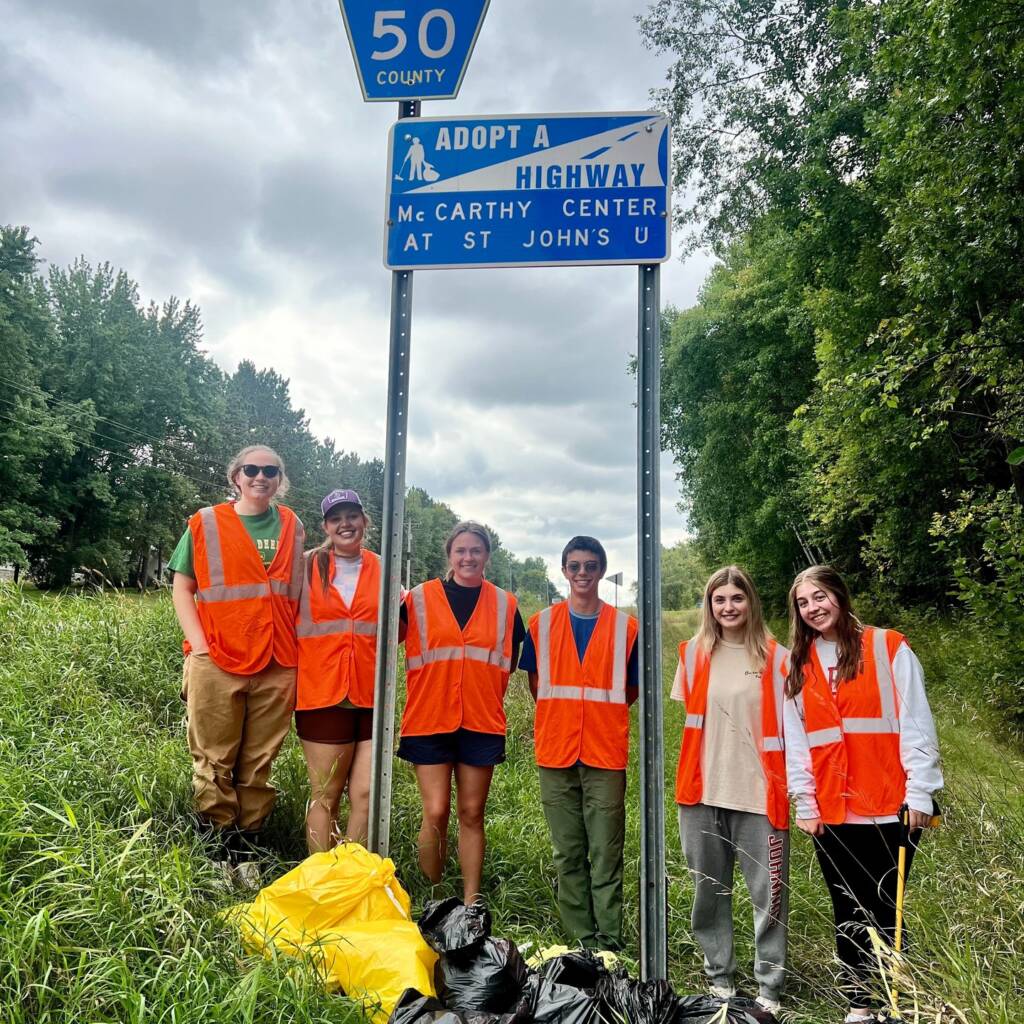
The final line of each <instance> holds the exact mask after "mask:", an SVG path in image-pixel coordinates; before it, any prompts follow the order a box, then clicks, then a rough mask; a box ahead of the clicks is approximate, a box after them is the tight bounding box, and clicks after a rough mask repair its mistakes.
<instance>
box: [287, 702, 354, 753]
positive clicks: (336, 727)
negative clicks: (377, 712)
mask: <svg viewBox="0 0 1024 1024" xmlns="http://www.w3.org/2000/svg"><path fill="white" fill-rule="evenodd" d="M295 731H296V732H297V733H298V734H299V739H300V740H309V741H310V743H333V744H341V743H362V742H363V740H368V739H369V738H370V737H371V736H372V735H373V708H342V707H337V706H335V707H332V708H313V709H312V710H310V711H296V712H295Z"/></svg>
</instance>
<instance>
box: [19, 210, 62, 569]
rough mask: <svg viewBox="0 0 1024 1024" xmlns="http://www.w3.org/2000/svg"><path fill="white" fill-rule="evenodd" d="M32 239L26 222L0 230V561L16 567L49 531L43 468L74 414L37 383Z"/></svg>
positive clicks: (45, 336) (40, 340)
mask: <svg viewBox="0 0 1024 1024" xmlns="http://www.w3.org/2000/svg"><path fill="white" fill-rule="evenodd" d="M37 244H38V243H37V240H36V239H35V238H32V237H31V236H30V235H29V233H28V229H27V228H24V227H9V226H8V227H2V228H0V382H2V385H3V387H2V398H0V494H3V503H2V504H0V563H8V562H9V563H13V564H14V565H15V566H17V567H18V568H25V567H27V566H28V564H29V558H28V552H29V550H30V549H31V548H33V547H38V546H41V545H43V544H46V543H47V542H48V541H49V539H50V538H51V537H53V536H54V534H55V533H56V532H57V529H58V517H57V515H56V511H57V506H56V505H55V504H54V497H55V495H54V493H53V487H52V482H51V481H49V480H48V479H47V478H46V477H45V476H44V473H43V470H44V467H45V466H47V465H48V464H49V463H50V462H51V461H52V460H54V459H57V460H61V459H67V458H68V457H70V455H71V453H72V451H73V440H72V429H73V426H74V425H75V423H76V422H77V420H76V416H77V414H78V412H80V410H77V409H74V408H72V409H70V410H69V411H68V413H67V414H62V413H61V412H60V411H58V410H56V409H55V408H53V407H52V406H51V404H50V403H49V402H47V399H46V395H45V393H44V392H43V391H42V390H41V389H40V387H39V373H38V369H37V368H38V365H39V362H40V356H41V354H42V353H43V352H44V351H45V350H46V348H47V345H48V342H49V340H50V338H51V332H52V323H51V321H50V318H49V314H48V310H47V306H46V299H45V295H44V294H43V293H42V292H41V290H40V289H39V287H38V286H37V282H36V279H35V272H36V268H37V264H38V257H37V256H36V253H35V247H36V245H37Z"/></svg>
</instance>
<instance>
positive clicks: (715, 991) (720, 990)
mask: <svg viewBox="0 0 1024 1024" xmlns="http://www.w3.org/2000/svg"><path fill="white" fill-rule="evenodd" d="M708 992H710V993H711V995H713V996H714V997H715V998H716V999H733V998H735V996H736V986H735V985H708Z"/></svg>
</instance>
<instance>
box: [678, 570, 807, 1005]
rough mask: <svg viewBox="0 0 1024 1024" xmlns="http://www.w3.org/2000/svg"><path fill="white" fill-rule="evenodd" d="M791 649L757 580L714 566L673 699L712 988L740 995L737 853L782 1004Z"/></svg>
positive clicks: (769, 1000) (683, 810) (770, 983)
mask: <svg viewBox="0 0 1024 1024" xmlns="http://www.w3.org/2000/svg"><path fill="white" fill-rule="evenodd" d="M786 653H787V652H786V649H785V648H784V647H783V646H782V645H781V644H780V643H778V641H776V640H775V638H774V637H773V636H772V634H771V632H770V631H769V630H768V627H767V626H766V625H765V622H764V616H763V613H762V611H761V599H760V597H759V595H758V593H757V589H756V587H755V586H754V583H753V580H751V578H750V577H749V576H748V575H747V573H746V572H744V571H743V570H742V569H741V568H739V567H738V566H735V565H729V566H725V567H724V568H722V569H719V570H718V571H717V572H715V573H712V575H711V578H710V579H709V580H708V582H707V585H706V586H705V588H704V597H703V600H702V602H701V624H700V629H699V630H698V631H697V635H696V636H694V637H693V639H692V640H687V641H685V642H684V643H681V644H680V645H679V666H678V668H677V669H676V678H675V682H674V684H673V687H672V694H671V695H672V697H673V699H675V700H680V701H682V702H683V703H684V704H685V708H686V717H685V720H684V724H683V732H682V739H681V741H680V746H679V766H678V769H677V771H676V803H677V804H678V805H679V837H680V840H681V841H682V847H683V854H684V855H685V857H686V862H687V865H688V866H689V869H690V873H691V875H692V876H693V884H694V896H693V909H692V912H691V919H690V920H691V925H692V927H693V934H694V938H696V939H697V941H698V942H699V943H700V946H701V949H702V950H703V951H704V970H705V973H706V974H707V977H708V982H709V984H710V989H711V994H712V995H714V996H718V997H720V998H723V999H727V998H730V997H732V996H734V995H735V994H736V987H735V973H736V959H735V956H734V954H733V921H732V891H733V875H734V873H735V866H736V861H737V860H739V866H740V870H741V871H742V873H743V878H744V880H745V881H746V883H747V890H748V891H749V893H750V901H751V903H752V904H753V909H754V953H755V960H754V978H755V979H756V981H757V987H758V996H757V1002H758V1003H759V1005H760V1006H761V1007H762V1009H765V1010H767V1011H769V1012H770V1013H775V1012H776V1011H777V1010H778V1009H779V1001H780V999H781V997H782V988H783V984H784V982H785V976H786V932H787V927H788V917H789V797H788V794H787V792H786V761H785V754H784V742H783V731H782V725H783V688H784V685H785V659H786Z"/></svg>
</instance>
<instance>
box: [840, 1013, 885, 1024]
mask: <svg viewBox="0 0 1024 1024" xmlns="http://www.w3.org/2000/svg"><path fill="white" fill-rule="evenodd" d="M872 1020H878V1017H877V1016H876V1015H875V1014H873V1013H871V1011H870V1010H863V1011H862V1012H860V1013H848V1014H847V1015H846V1016H845V1017H844V1018H843V1024H867V1022H868V1021H872Z"/></svg>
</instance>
